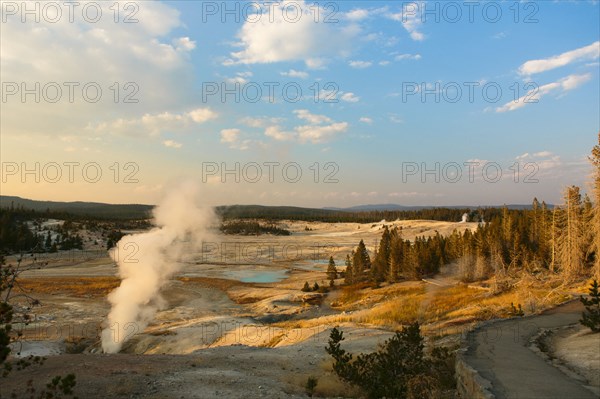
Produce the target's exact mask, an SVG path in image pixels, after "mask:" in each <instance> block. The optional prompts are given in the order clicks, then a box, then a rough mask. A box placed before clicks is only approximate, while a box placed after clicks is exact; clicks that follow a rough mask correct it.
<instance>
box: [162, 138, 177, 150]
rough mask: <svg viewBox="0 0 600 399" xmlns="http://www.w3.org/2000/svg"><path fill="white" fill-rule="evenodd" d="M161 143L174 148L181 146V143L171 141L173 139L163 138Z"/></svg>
mask: <svg viewBox="0 0 600 399" xmlns="http://www.w3.org/2000/svg"><path fill="white" fill-rule="evenodd" d="M163 145H164V146H165V147H168V148H175V149H179V148H181V147H182V144H181V143H178V142H177V141H173V140H165V141H163Z"/></svg>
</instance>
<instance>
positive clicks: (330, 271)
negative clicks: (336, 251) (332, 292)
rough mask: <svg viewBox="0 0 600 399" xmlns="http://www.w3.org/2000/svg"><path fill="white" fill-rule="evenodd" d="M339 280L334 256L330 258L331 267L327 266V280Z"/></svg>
mask: <svg viewBox="0 0 600 399" xmlns="http://www.w3.org/2000/svg"><path fill="white" fill-rule="evenodd" d="M336 278H337V269H336V268H335V261H334V260H333V256H330V257H329V265H328V266H327V279H328V280H329V281H333V280H335V279H336Z"/></svg>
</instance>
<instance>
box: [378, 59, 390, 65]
mask: <svg viewBox="0 0 600 399" xmlns="http://www.w3.org/2000/svg"><path fill="white" fill-rule="evenodd" d="M389 64H390V62H389V61H387V60H384V61H379V65H381V66H386V65H389Z"/></svg>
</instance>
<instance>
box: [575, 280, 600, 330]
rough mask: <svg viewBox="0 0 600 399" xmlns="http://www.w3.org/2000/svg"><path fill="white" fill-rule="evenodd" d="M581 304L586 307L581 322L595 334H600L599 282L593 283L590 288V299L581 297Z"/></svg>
mask: <svg viewBox="0 0 600 399" xmlns="http://www.w3.org/2000/svg"><path fill="white" fill-rule="evenodd" d="M580 300H581V303H583V305H584V306H585V312H583V313H582V315H581V320H579V322H580V323H581V324H583V325H584V326H586V327H589V328H590V329H591V330H592V331H593V332H600V291H599V289H598V280H594V281H593V282H592V286H591V287H590V298H589V299H587V298H584V297H583V296H582V297H580Z"/></svg>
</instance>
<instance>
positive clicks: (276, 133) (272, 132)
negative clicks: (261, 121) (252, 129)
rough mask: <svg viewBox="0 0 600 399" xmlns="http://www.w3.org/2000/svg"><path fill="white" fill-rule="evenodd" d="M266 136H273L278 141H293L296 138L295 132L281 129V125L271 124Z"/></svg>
mask: <svg viewBox="0 0 600 399" xmlns="http://www.w3.org/2000/svg"><path fill="white" fill-rule="evenodd" d="M265 136H267V137H271V138H272V139H275V140H277V141H291V140H293V139H294V136H295V135H294V133H291V132H285V131H282V130H281V127H279V126H269V127H268V128H267V129H266V130H265Z"/></svg>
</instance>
